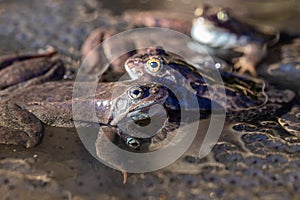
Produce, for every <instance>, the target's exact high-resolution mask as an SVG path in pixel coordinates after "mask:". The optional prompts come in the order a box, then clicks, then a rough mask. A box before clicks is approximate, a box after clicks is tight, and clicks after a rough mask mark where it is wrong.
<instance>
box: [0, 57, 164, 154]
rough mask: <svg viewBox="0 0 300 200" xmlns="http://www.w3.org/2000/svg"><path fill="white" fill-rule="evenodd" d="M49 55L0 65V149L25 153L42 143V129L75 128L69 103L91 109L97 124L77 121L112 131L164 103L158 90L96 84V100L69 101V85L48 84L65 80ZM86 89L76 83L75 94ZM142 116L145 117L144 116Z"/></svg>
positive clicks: (131, 142) (131, 84)
mask: <svg viewBox="0 0 300 200" xmlns="http://www.w3.org/2000/svg"><path fill="white" fill-rule="evenodd" d="M53 55H54V53H53V52H50V53H49V52H47V53H44V54H36V55H17V56H15V55H13V56H6V57H5V58H4V59H2V62H0V66H1V68H2V70H5V72H6V73H5V74H6V76H5V79H3V80H2V82H1V88H2V89H3V90H2V91H0V94H1V96H0V113H1V114H0V143H2V144H14V145H23V146H25V147H27V148H29V147H33V146H35V145H37V144H38V143H39V142H40V141H41V139H42V137H43V125H42V123H43V124H46V125H50V126H58V127H71V126H73V122H74V119H73V113H72V103H73V104H74V103H75V104H76V103H81V104H82V103H83V104H82V105H83V106H94V107H95V110H96V115H97V119H96V120H93V119H91V118H87V115H84V114H83V115H81V118H79V119H78V118H77V119H76V120H79V121H82V122H88V123H100V124H106V125H111V126H116V125H117V124H118V121H120V120H122V119H124V118H125V117H127V115H130V117H135V116H139V115H140V114H141V113H140V112H139V111H144V110H145V109H147V108H148V107H150V106H151V105H153V104H156V103H163V102H164V101H165V100H166V98H167V97H168V92H167V90H165V89H164V88H163V87H162V86H159V85H158V84H155V83H138V82H133V81H125V82H114V83H99V84H98V85H97V89H96V93H95V95H94V96H78V97H75V98H72V93H73V85H74V82H73V81H50V80H53V79H59V78H62V77H63V74H64V66H63V64H62V62H61V60H59V59H57V58H55V57H54V56H53ZM38 69H39V71H38ZM0 73H2V71H0ZM14 76H15V78H16V79H14ZM90 84H91V83H88V82H83V83H79V90H80V89H81V87H82V89H84V88H87V87H89V86H90ZM77 89H78V87H77ZM131 113H133V114H131ZM143 116H144V117H148V116H147V115H145V114H144V113H143ZM140 118H141V117H140ZM41 122H42V123H41ZM122 136H123V135H120V137H121V138H122ZM125 139H126V142H127V144H128V145H129V146H132V147H136V146H137V145H139V144H138V143H137V142H136V141H135V139H134V138H129V139H128V137H127V136H126V138H125Z"/></svg>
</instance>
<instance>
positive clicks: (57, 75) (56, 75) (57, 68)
mask: <svg viewBox="0 0 300 200" xmlns="http://www.w3.org/2000/svg"><path fill="white" fill-rule="evenodd" d="M38 59H40V58H38ZM36 64H37V67H36V69H35V70H34V71H33V73H36V71H38V70H42V69H43V68H44V70H45V72H44V73H43V74H42V75H39V76H38V75H37V76H36V77H35V78H31V79H30V80H27V81H19V82H16V83H8V82H5V80H4V82H3V84H2V82H1V81H0V87H4V88H5V89H3V90H1V91H0V96H1V95H3V94H7V93H9V92H12V91H15V90H17V89H18V88H24V87H28V86H31V85H36V84H41V83H44V82H47V81H50V80H59V79H62V78H63V75H64V74H65V67H64V64H63V62H62V61H61V60H60V59H54V60H48V59H43V60H37V61H36ZM14 67H15V68H16V70H13V71H14V72H13V74H9V76H11V77H19V79H23V78H24V77H22V75H23V74H24V70H27V69H26V68H22V67H24V66H22V65H20V66H19V65H16V66H14ZM18 68H19V69H18ZM28 70H30V69H28ZM0 75H1V73H0Z"/></svg>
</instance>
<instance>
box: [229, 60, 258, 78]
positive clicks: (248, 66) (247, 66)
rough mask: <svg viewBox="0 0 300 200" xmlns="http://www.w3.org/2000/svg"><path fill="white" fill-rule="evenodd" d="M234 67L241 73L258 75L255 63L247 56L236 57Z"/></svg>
mask: <svg viewBox="0 0 300 200" xmlns="http://www.w3.org/2000/svg"><path fill="white" fill-rule="evenodd" d="M234 61H235V63H234V65H233V67H234V69H235V70H237V71H238V72H239V73H241V74H245V73H247V72H249V73H250V74H251V75H253V76H256V75H257V73H256V68H255V65H254V64H253V63H252V62H251V61H249V59H248V58H247V57H244V56H242V57H239V58H234Z"/></svg>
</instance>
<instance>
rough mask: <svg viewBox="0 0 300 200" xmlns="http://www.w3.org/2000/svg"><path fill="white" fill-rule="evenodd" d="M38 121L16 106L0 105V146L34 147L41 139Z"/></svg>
mask: <svg viewBox="0 0 300 200" xmlns="http://www.w3.org/2000/svg"><path fill="white" fill-rule="evenodd" d="M43 132H44V128H43V125H42V123H41V122H40V120H39V119H37V118H36V117H35V116H34V115H33V114H31V113H30V112H28V111H27V110H25V109H22V108H21V107H19V106H18V105H16V104H13V103H9V104H5V105H0V144H12V145H21V146H24V147H26V148H30V147H34V146H36V145H37V144H39V143H40V142H41V140H42V138H43Z"/></svg>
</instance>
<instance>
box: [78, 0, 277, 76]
mask: <svg viewBox="0 0 300 200" xmlns="http://www.w3.org/2000/svg"><path fill="white" fill-rule="evenodd" d="M192 16H193V15H192V12H191V13H190V15H184V16H183V14H182V13H176V12H174V13H168V15H166V14H165V11H163V12H162V11H159V10H150V11H132V10H131V11H130V10H129V11H126V12H124V13H123V14H122V15H121V17H119V18H118V17H117V18H118V19H119V20H123V21H125V22H126V23H127V26H126V28H125V30H129V29H133V28H137V27H162V28H168V29H172V30H175V31H179V32H181V33H183V34H186V35H188V36H190V37H191V38H192V39H193V40H194V42H191V43H188V44H187V48H190V49H192V50H194V51H196V52H198V53H199V56H204V57H205V55H204V54H205V53H209V55H210V56H214V57H216V58H214V60H219V59H221V62H220V63H223V62H225V61H224V60H226V61H227V62H232V63H233V70H234V71H235V72H238V73H241V74H244V73H247V72H249V73H250V75H253V76H256V75H257V72H256V67H257V65H259V64H260V63H261V61H262V60H263V59H264V58H265V57H266V56H267V52H268V48H269V47H271V46H273V45H275V44H276V43H277V42H278V40H279V38H280V34H279V31H277V30H275V29H274V28H271V27H268V26H262V25H257V24H255V25H254V24H251V23H249V22H246V21H242V20H240V19H239V18H238V17H236V16H234V15H233V14H232V12H231V10H230V9H228V8H222V7H217V6H209V5H208V4H203V5H202V6H199V7H198V8H196V9H195V11H194V19H192V18H193V17H192ZM120 31H122V30H117V29H114V28H97V29H95V30H94V31H92V32H91V33H90V35H89V36H88V37H87V39H86V40H85V42H84V43H83V45H82V57H83V58H86V57H87V55H88V54H89V53H90V52H91V51H92V49H94V47H96V46H97V45H98V44H100V43H101V42H103V41H104V40H105V39H107V38H109V37H111V36H113V35H115V34H117V33H119V32H120ZM123 31H124V30H123ZM132 43H133V44H132ZM116 46H117V47H118V48H126V49H135V50H133V51H130V52H128V54H124V55H122V56H120V58H119V59H116V60H114V61H113V62H112V63H111V66H112V71H113V72H116V73H124V69H123V68H122V67H120V66H122V65H120V64H122V63H124V61H125V60H126V59H127V58H128V57H130V56H132V55H133V54H135V53H137V50H136V49H138V48H134V46H135V44H134V42H129V44H126V45H125V46H128V47H123V46H121V47H120V46H118V45H112V46H111V47H105V48H104V52H105V55H106V56H107V57H108V58H109V57H111V54H112V51H113V50H112V49H113V48H114V47H116ZM199 46H200V48H199ZM199 49H201V50H199ZM203 49H206V51H205V52H203ZM203 53H204V54H203ZM97 54H98V53H95V52H93V57H90V58H89V62H90V63H91V68H92V69H93V70H94V67H95V66H96V65H97V63H99V62H100V61H99V55H97ZM204 59H205V58H204Z"/></svg>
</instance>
